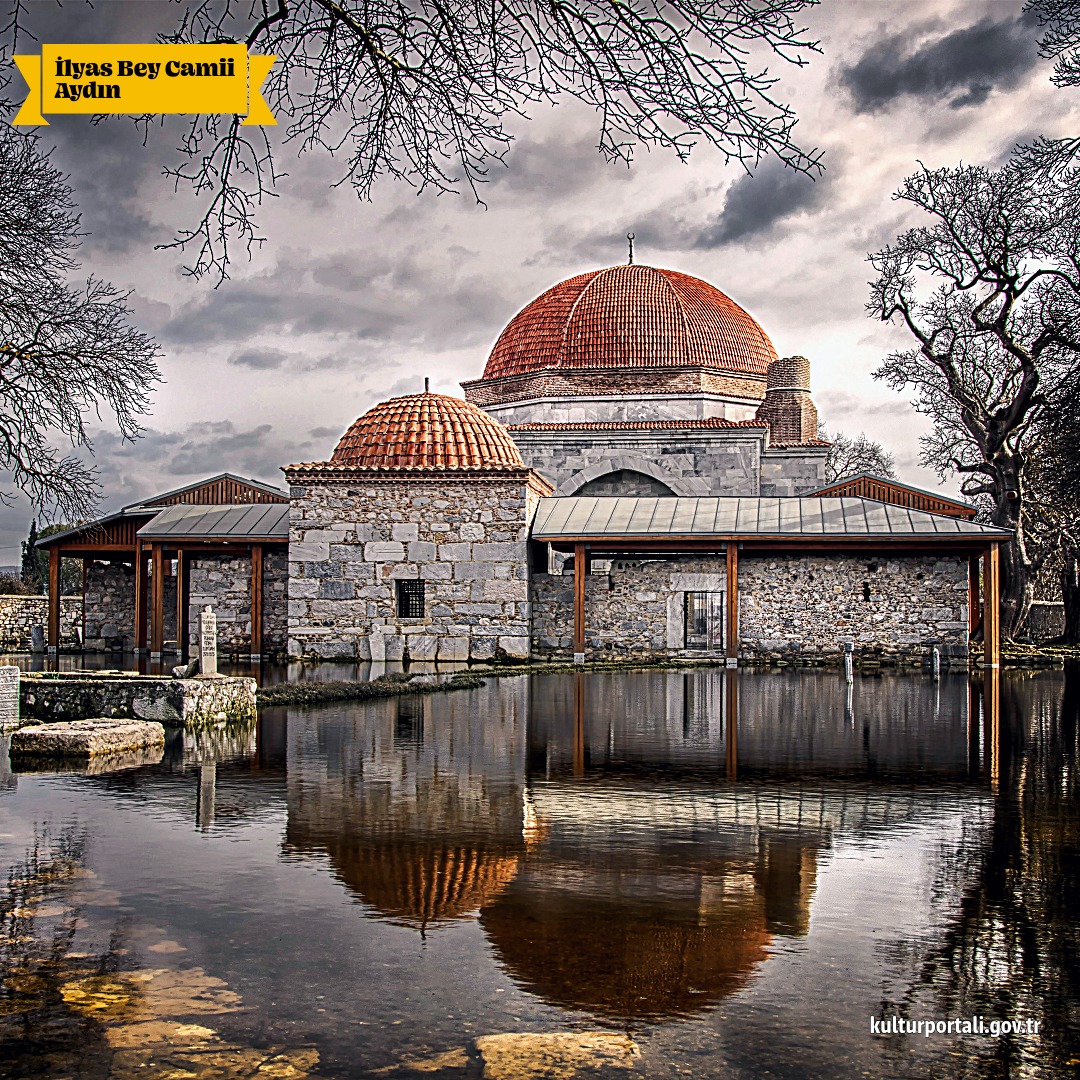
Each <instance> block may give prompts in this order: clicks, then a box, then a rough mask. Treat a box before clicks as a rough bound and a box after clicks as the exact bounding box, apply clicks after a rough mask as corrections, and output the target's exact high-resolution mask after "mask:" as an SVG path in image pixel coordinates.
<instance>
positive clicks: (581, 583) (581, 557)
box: [574, 544, 586, 664]
mask: <svg viewBox="0 0 1080 1080" xmlns="http://www.w3.org/2000/svg"><path fill="white" fill-rule="evenodd" d="M585 559H586V555H585V545H584V544H575V545H574V663H575V664H583V663H584V662H585Z"/></svg>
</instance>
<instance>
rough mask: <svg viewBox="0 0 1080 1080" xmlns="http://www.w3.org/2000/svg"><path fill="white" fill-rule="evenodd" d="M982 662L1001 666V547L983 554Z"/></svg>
mask: <svg viewBox="0 0 1080 1080" xmlns="http://www.w3.org/2000/svg"><path fill="white" fill-rule="evenodd" d="M983 663H984V665H985V666H986V667H988V668H997V667H1001V547H1000V545H999V544H991V545H990V550H989V551H987V553H986V554H985V555H984V556H983Z"/></svg>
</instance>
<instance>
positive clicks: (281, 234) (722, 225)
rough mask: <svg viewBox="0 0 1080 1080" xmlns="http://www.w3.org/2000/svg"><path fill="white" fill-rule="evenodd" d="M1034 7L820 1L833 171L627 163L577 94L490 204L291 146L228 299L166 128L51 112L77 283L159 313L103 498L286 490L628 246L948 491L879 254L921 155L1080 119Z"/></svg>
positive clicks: (151, 4) (14, 521) (74, 21)
mask: <svg viewBox="0 0 1080 1080" xmlns="http://www.w3.org/2000/svg"><path fill="white" fill-rule="evenodd" d="M31 7H32V9H33V11H32V14H33V16H34V18H35V19H36V20H37V31H38V37H39V39H41V40H45V41H54V42H56V41H79V40H83V41H95V40H98V41H139V40H143V41H146V40H153V36H154V34H155V33H156V32H157V31H158V30H160V29H164V28H167V27H168V26H169V25H170V20H174V19H175V17H176V12H177V8H176V5H175V4H161V3H158V2H157V0H138V2H122V0H105V2H98V3H97V4H96V6H95V8H94V10H92V11H90V10H86V9H83V8H82V6H81V5H77V4H75V3H72V2H70V0H68V2H65V4H64V6H63V7H62V8H61V9H59V10H58V8H57V5H56V4H55V3H53V2H48V3H46V2H44V0H42V2H40V3H35V4H32V5H31ZM1021 9H1022V3H1021V2H1013V0H975V2H960V0H958V2H949V0H932V2H926V3H923V2H920V0H823V3H822V4H821V5H820V7H818V8H816V9H813V10H811V11H809V12H808V13H807V14H806V20H805V21H806V23H807V24H808V26H809V27H810V29H811V32H812V34H813V35H814V36H816V37H818V38H820V40H821V46H822V53H821V55H819V56H815V57H814V58H813V60H812V62H811V63H810V65H809V66H808V67H807V68H805V69H802V70H796V69H786V70H780V69H777V73H778V74H781V75H782V83H781V86H780V91H781V93H780V96H782V97H784V98H785V99H786V100H788V101H790V102H791V103H792V104H793V105H794V106H795V108H796V109H797V111H798V114H799V116H800V123H799V126H798V129H797V133H798V135H799V137H800V141H801V143H802V144H803V145H804V146H811V147H812V146H817V147H821V148H822V149H824V151H825V159H824V160H825V164H826V167H827V170H826V173H825V175H824V176H823V177H822V178H821V179H819V180H817V181H816V182H812V181H810V180H807V179H806V178H805V177H802V176H799V175H796V174H794V173H792V172H790V171H785V170H783V169H782V168H777V167H776V166H774V165H772V164H764V165H762V166H761V167H760V168H759V169H758V170H757V172H756V173H755V175H753V176H752V177H751V176H747V175H745V173H744V172H743V171H742V170H741V168H739V167H738V166H735V165H731V166H725V165H724V163H723V161H722V160H721V159H720V157H719V156H718V155H717V154H716V153H714V152H711V151H710V150H708V149H701V150H700V151H698V152H696V153H695V154H694V155H692V157H691V160H690V162H689V163H687V164H682V163H680V162H678V161H677V160H676V159H675V158H674V157H673V156H672V155H670V154H668V153H665V152H661V151H654V152H652V153H645V154H642V155H640V156H639V158H638V160H637V161H636V162H635V163H634V164H633V166H632V167H630V168H629V169H628V168H626V167H625V166H624V165H612V164H607V163H605V161H604V160H603V159H602V158H601V157H600V156H599V155H598V154H597V152H596V150H595V148H594V147H595V142H596V133H597V126H596V122H595V118H594V116H593V115H592V114H591V113H590V112H589V111H588V110H586V109H583V108H581V107H578V106H574V105H565V106H560V107H558V108H554V109H543V110H539V111H538V112H537V113H536V115H535V116H534V117H533V118H532V119H531V120H530V121H528V122H521V123H519V124H518V125H517V126H516V128H515V136H516V139H515V143H514V146H513V148H512V150H511V152H510V154H509V156H508V158H507V167H506V168H505V169H501V168H499V169H497V172H496V173H495V174H494V175H493V176H492V179H491V182H490V183H489V184H487V185H486V190H485V191H484V199H485V201H486V204H487V205H486V207H484V206H478V205H477V204H476V202H475V201H474V200H472V199H471V198H470V197H468V196H460V197H454V196H446V195H444V196H441V197H435V196H426V195H425V196H420V197H417V196H416V195H415V194H414V193H413V192H412V191H411V190H410V189H408V188H407V187H405V186H403V185H401V184H395V183H394V182H393V181H384V182H382V183H381V184H380V185H379V186H378V187H377V188H376V190H375V192H374V197H373V200H372V201H371V202H362V201H360V200H358V199H357V198H356V196H355V194H354V193H353V192H352V190H351V189H350V188H349V187H348V186H343V187H338V188H332V187H331V186H330V185H331V184H332V182H333V181H334V180H335V179H337V178H338V176H339V175H340V169H341V165H340V162H336V161H334V160H331V159H328V158H326V157H322V156H319V157H317V156H314V155H312V156H308V157H305V158H301V159H299V160H297V159H296V158H295V157H289V156H284V157H282V159H281V161H282V163H283V164H284V166H285V168H286V169H287V171H288V172H289V176H288V178H287V179H286V180H284V181H283V183H282V184H281V186H280V188H279V192H280V195H279V197H278V198H276V199H273V200H271V202H270V205H268V206H267V207H266V208H265V209H264V212H263V213H262V215H261V222H260V223H261V226H262V231H263V234H264V235H265V236H266V237H267V242H266V243H265V244H264V245H263V246H262V248H261V249H260V250H258V251H256V252H255V253H254V255H253V257H252V258H251V260H250V261H247V260H246V259H245V260H243V261H241V262H237V263H236V264H234V265H233V267H232V269H231V274H232V277H231V280H229V281H226V282H225V283H224V284H222V285H221V286H220V287H219V288H217V289H213V288H212V287H211V283H209V282H205V283H199V282H194V281H192V280H191V279H190V278H186V277H184V276H183V275H182V274H181V271H180V268H181V265H182V262H183V257H182V256H181V255H180V254H178V253H177V252H175V251H156V250H154V245H155V244H156V243H161V242H163V241H167V240H169V239H170V238H171V236H172V235H173V230H174V229H176V228H177V227H180V226H183V225H185V224H188V223H190V222H191V221H192V219H193V216H194V210H195V204H194V202H193V200H192V198H191V197H190V196H189V195H188V194H186V193H184V192H180V193H173V191H172V188H171V185H170V183H169V182H168V180H167V179H166V178H164V177H163V176H162V175H161V168H162V163H163V162H164V161H165V160H166V158H167V151H168V147H169V143H168V140H167V139H166V140H164V141H163V140H162V139H161V138H160V137H159V138H157V139H151V140H150V141H149V144H148V145H147V146H145V147H144V146H143V145H142V140H141V137H140V135H139V134H138V133H137V132H136V131H135V130H134V128H132V127H131V126H129V125H128V123H127V122H126V121H124V120H122V119H117V120H111V121H108V122H106V123H105V124H102V125H99V126H96V127H92V126H91V125H90V123H89V120H88V118H84V117H61V118H56V119H55V120H54V122H53V124H52V125H51V126H50V127H49V128H48V129H47V131H46V132H45V135H46V138H47V139H49V140H53V141H55V143H56V147H57V151H56V154H57V157H56V160H57V161H58V162H59V163H60V164H61V165H62V166H63V168H64V169H65V170H66V171H68V172H70V174H71V183H72V185H73V187H74V190H75V198H76V199H77V201H78V204H79V207H80V210H81V212H82V221H83V226H84V228H85V229H86V231H87V232H88V234H89V235H88V236H87V238H86V241H85V243H84V246H83V248H82V261H83V269H84V271H93V272H94V273H95V274H98V275H100V276H102V277H105V278H107V279H109V280H111V281H113V282H114V283H115V284H116V285H118V286H121V287H123V288H125V289H131V290H133V296H132V304H133V307H134V309H135V312H136V318H137V321H138V323H139V325H140V326H141V328H142V329H144V330H147V331H148V332H150V333H152V334H154V335H155V337H156V338H157V339H158V341H159V342H160V343H161V346H162V349H163V350H164V358H163V360H162V362H161V368H162V374H163V378H164V382H163V384H162V385H161V386H160V387H159V388H158V389H157V391H156V393H155V395H154V403H153V410H152V413H151V415H150V416H149V417H148V418H147V421H146V432H145V435H144V436H143V438H142V439H140V440H139V441H138V442H136V443H135V444H126V445H125V444H122V443H121V441H120V440H119V438H118V436H117V435H116V434H114V433H112V432H110V431H109V430H108V429H107V427H105V426H103V427H102V429H101V430H100V431H99V432H98V433H97V434H96V436H95V439H94V450H95V454H96V459H97V462H98V465H99V467H100V474H101V481H102V485H103V487H104V491H105V495H106V501H105V504H104V506H103V509H104V510H109V509H115V508H117V507H119V506H121V505H124V504H125V503H129V502H132V501H135V500H136V499H139V498H142V497H144V496H147V495H150V494H153V493H154V492H155V491H161V490H165V489H168V488H172V487H177V486H179V485H181V484H184V483H187V482H190V481H192V480H196V479H199V478H200V477H202V476H206V475H209V474H213V473H216V472H220V471H223V470H229V471H231V472H235V473H239V474H241V475H245V476H250V477H254V478H257V479H260V480H263V481H267V482H270V483H275V484H280V483H281V473H280V472H279V471H278V469H279V466H281V465H283V464H287V463H290V462H294V461H301V460H317V459H322V458H325V457H326V456H328V455H329V453H330V452H331V450H332V449H333V446H334V444H335V442H336V441H337V438H338V436H339V435H340V433H341V432H342V431H343V430H344V429H345V428H346V427H347V426H348V425H349V423H351V421H352V420H353V419H354V418H355V417H356V416H357V415H359V414H360V413H362V412H364V411H365V410H366V409H368V408H369V407H370V406H371V405H373V404H374V403H376V402H377V401H379V400H381V399H383V398H386V397H389V396H392V395H395V394H400V393H407V392H410V391H415V390H418V389H421V388H422V385H423V379H424V377H425V376H430V377H431V380H432V388H433V389H435V390H438V391H442V392H446V393H451V394H460V392H461V391H460V387H459V385H458V384H459V381H460V380H462V379H469V378H475V377H476V376H478V375H479V374H480V373H481V371H482V370H483V366H484V362H485V359H486V357H487V354H488V351H489V350H490V348H491V346H492V344H493V342H494V341H495V339H496V337H497V336H498V334H499V332H500V330H501V329H502V327H503V326H504V325H505V324H506V323H507V322H508V321H509V320H510V318H511V317H512V316H513V315H514V314H515V313H516V312H517V311H518V310H519V309H520V308H521V307H523V306H524V305H525V304H526V303H527V302H529V301H530V300H531V299H532V298H533V297H535V296H536V295H537V294H539V293H540V292H542V291H543V290H544V289H545V288H547V287H548V286H550V285H552V284H554V283H555V282H556V281H559V280H561V279H563V278H566V277H569V276H571V275H573V274H577V273H580V272H582V271H584V270H589V269H594V268H597V267H601V266H607V265H611V264H613V263H618V262H623V261H625V257H626V241H625V238H624V237H625V234H626V233H627V232H629V231H633V232H635V233H636V235H637V261H639V262H645V263H650V264H653V265H656V266H663V267H669V268H672V269H677V270H680V271H683V272H685V273H689V274H694V275H697V276H699V277H703V278H705V279H707V280H708V281H711V282H712V283H713V284H715V285H717V286H718V287H719V288H721V289H722V290H724V291H725V292H727V293H728V294H729V295H730V296H732V297H733V298H734V299H735V300H737V301H738V302H739V303H740V304H742V306H743V307H745V308H747V309H748V310H749V311H750V312H751V313H752V314H753V315H754V316H755V317H756V318H757V319H758V321H759V322H760V323H761V324H762V326H764V328H765V329H766V331H767V332H768V333H769V335H770V336H771V337H772V340H773V342H774V344H775V345H776V347H777V350H778V352H779V353H780V354H781V355H790V354H793V353H799V354H802V355H805V356H807V357H809V358H810V360H811V362H812V366H813V392H814V398H815V401H816V403H817V405H818V408H819V410H820V412H821V414H822V416H823V418H824V419H825V420H826V422H827V423H828V425H829V427H830V429H831V430H832V431H836V430H842V431H845V432H847V433H849V434H855V433H857V432H859V431H866V432H867V433H868V434H869V435H871V436H872V437H873V438H875V439H877V440H879V441H881V442H882V443H883V444H884V445H885V446H886V448H887V449H888V450H890V451H891V452H892V453H893V454H894V455H895V457H896V461H897V466H898V471H899V473H900V476H901V478H902V479H904V480H907V481H908V482H911V483H915V484H918V485H920V486H930V487H937V486H938V482H937V480H936V478H935V477H934V476H933V474H931V473H929V472H927V471H926V470H923V469H921V468H920V467H919V464H918V456H919V446H918V437H919V434H920V432H921V431H922V430H923V421H922V419H921V418H920V417H918V416H917V415H916V414H915V413H914V412H913V411H912V410H911V408H910V406H909V405H908V403H907V401H906V400H905V398H903V397H902V396H900V395H897V394H894V393H893V392H891V391H890V390H889V389H888V388H887V387H885V386H883V385H881V384H880V383H877V382H875V381H874V380H873V378H872V377H871V373H872V372H873V370H874V369H875V367H876V366H877V365H878V363H879V362H880V360H881V359H882V358H883V357H884V356H885V355H887V354H888V352H889V351H890V350H891V349H894V348H897V347H906V345H907V342H906V340H905V338H904V336H903V334H902V332H901V331H900V330H899V329H893V328H889V327H886V326H882V325H881V324H879V323H876V322H873V321H871V320H870V319H869V318H867V316H866V314H865V311H864V304H865V302H866V299H867V293H868V290H867V286H866V282H867V280H868V277H869V276H870V273H869V267H868V265H867V264H866V261H865V259H866V253H867V252H868V251H871V250H876V249H878V248H880V247H882V246H883V245H884V244H886V243H888V242H889V241H890V240H891V239H892V238H893V237H895V236H896V234H897V233H898V232H899V231H901V230H902V229H903V228H904V227H906V226H907V225H910V224H913V223H914V219H913V218H912V217H910V216H909V214H908V213H907V212H906V211H905V209H904V208H903V207H902V206H900V205H899V204H897V203H895V202H893V201H892V199H891V194H892V192H893V191H894V190H895V189H896V188H897V186H898V185H899V183H900V182H901V180H902V179H903V177H904V176H905V175H907V174H908V173H910V172H912V171H913V170H914V169H915V168H916V166H917V162H918V161H922V162H924V163H926V164H927V165H929V166H944V165H955V164H958V163H961V162H963V163H965V164H977V163H986V164H996V163H999V162H1000V161H1001V160H1002V159H1003V158H1004V156H1005V155H1007V153H1008V151H1009V148H1010V147H1011V146H1012V145H1013V144H1014V143H1015V142H1016V141H1018V140H1023V139H1025V138H1029V137H1031V136H1033V135H1035V134H1039V133H1043V134H1048V135H1058V134H1065V133H1075V131H1076V130H1077V129H1078V127H1080V125H1078V124H1077V118H1078V117H1077V114H1078V112H1080V98H1078V97H1077V96H1076V94H1075V92H1070V91H1066V90H1057V89H1055V88H1054V87H1053V86H1052V85H1051V84H1050V82H1049V75H1050V68H1051V66H1050V64H1049V63H1047V62H1046V61H1042V60H1040V59H1039V58H1038V56H1037V52H1036V42H1037V38H1038V29H1037V27H1035V26H1033V25H1032V24H1031V23H1030V22H1029V21H1027V20H1025V19H1024V18H1023V17H1022V14H1021ZM26 51H30V50H26ZM946 490H953V491H955V490H956V488H955V485H946ZM29 516H30V511H29V508H28V507H27V506H26V505H25V503H23V502H17V503H16V505H14V506H13V507H10V508H8V509H6V510H3V511H0V563H8V562H15V561H17V559H18V542H19V540H20V539H22V538H23V537H25V535H26V531H27V527H28V523H29Z"/></svg>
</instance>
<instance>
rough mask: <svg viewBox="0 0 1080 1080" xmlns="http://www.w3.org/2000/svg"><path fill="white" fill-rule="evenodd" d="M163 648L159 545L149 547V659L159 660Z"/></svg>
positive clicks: (162, 567) (162, 574) (162, 579)
mask: <svg viewBox="0 0 1080 1080" xmlns="http://www.w3.org/2000/svg"><path fill="white" fill-rule="evenodd" d="M164 647H165V560H164V558H163V553H162V550H161V544H159V543H156V542H155V543H152V544H151V545H150V659H151V660H160V659H161V654H162V651H163V650H164Z"/></svg>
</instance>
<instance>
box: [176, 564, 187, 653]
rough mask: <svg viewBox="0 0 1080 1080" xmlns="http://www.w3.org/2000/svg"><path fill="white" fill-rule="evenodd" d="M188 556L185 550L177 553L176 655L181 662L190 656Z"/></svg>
mask: <svg viewBox="0 0 1080 1080" xmlns="http://www.w3.org/2000/svg"><path fill="white" fill-rule="evenodd" d="M187 579H188V566H187V556H186V555H185V554H184V551H183V548H181V549H180V550H179V551H177V553H176V655H177V658H178V659H180V660H181V661H183V660H186V659H187V654H188V605H187Z"/></svg>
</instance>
